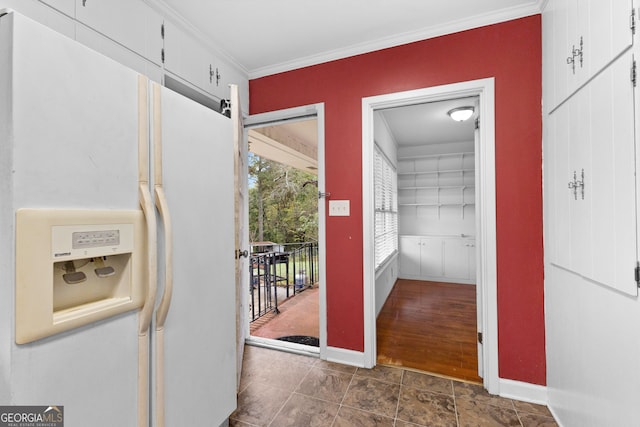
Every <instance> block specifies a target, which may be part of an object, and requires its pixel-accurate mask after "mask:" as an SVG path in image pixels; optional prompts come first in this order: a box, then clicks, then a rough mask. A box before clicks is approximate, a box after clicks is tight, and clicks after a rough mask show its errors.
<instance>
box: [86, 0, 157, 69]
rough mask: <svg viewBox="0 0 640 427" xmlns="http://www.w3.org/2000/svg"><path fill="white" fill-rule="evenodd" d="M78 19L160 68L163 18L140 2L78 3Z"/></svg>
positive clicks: (93, 0) (104, 0)
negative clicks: (158, 65)
mask: <svg viewBox="0 0 640 427" xmlns="http://www.w3.org/2000/svg"><path fill="white" fill-rule="evenodd" d="M76 19H77V20H78V21H80V22H82V23H84V24H85V25H87V26H88V27H91V28H93V29H95V30H96V31H98V32H100V33H102V34H104V35H105V36H107V37H109V38H110V39H112V40H114V41H116V42H118V43H120V44H121V45H123V46H126V47H127V48H128V49H131V50H132V51H134V52H136V53H137V54H139V55H141V56H143V57H145V58H147V59H149V60H150V61H152V62H155V63H157V64H160V63H161V50H162V36H161V32H160V30H161V26H162V17H161V16H160V15H159V14H158V13H157V12H155V11H154V10H153V9H151V8H150V7H149V6H147V5H146V4H145V3H144V2H142V1H140V0H76Z"/></svg>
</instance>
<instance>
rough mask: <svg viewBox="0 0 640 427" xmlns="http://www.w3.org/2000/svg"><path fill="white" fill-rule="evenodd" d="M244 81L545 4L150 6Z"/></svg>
mask: <svg viewBox="0 0 640 427" xmlns="http://www.w3.org/2000/svg"><path fill="white" fill-rule="evenodd" d="M148 1H149V2H151V3H155V4H157V5H158V6H159V7H160V8H163V9H166V10H172V11H173V12H175V13H177V15H178V16H180V17H182V18H183V21H182V23H183V24H184V25H185V26H187V27H190V29H191V30H194V31H195V32H196V33H197V34H199V35H200V36H202V38H203V39H204V40H206V41H207V42H208V43H209V44H210V45H211V46H212V47H213V46H215V47H216V49H217V50H218V51H219V52H220V53H222V54H224V55H225V56H226V57H227V58H228V59H230V60H231V61H233V62H235V63H236V64H237V65H239V66H240V67H241V68H243V69H244V70H245V71H246V72H247V73H248V74H249V77H250V78H255V77H259V76H264V75H268V74H273V73H276V72H281V71H286V70H291V69H295V68H300V67H302V66H306V65H312V64H317V63H321V62H326V61H329V60H333V59H338V58H343V57H347V56H352V55H356V54H360V53H364V52H369V51H372V50H377V49H382V48H386V47H391V46H396V45H400V44H404V43H409V42H413V41H417V40H423V39H426V38H430V37H435V36H439V35H443V34H448V33H452V32H456V31H461V30H465V29H469V28H474V27H479V26H482V25H488V24H493V23H497V22H503V21H506V20H509V19H515V18H519V17H523V16H529V15H533V14H536V13H539V12H540V10H541V3H542V2H543V1H544V0H448V1H443V0H348V1H345V0H322V1H318V0H210V1H202V0H148Z"/></svg>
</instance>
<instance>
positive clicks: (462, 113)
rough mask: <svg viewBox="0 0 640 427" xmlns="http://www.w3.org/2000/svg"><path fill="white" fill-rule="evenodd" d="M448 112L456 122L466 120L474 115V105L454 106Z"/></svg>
mask: <svg viewBox="0 0 640 427" xmlns="http://www.w3.org/2000/svg"><path fill="white" fill-rule="evenodd" d="M447 114H448V115H449V117H451V118H452V119H453V120H455V121H456V122H464V121H465V120H467V119H468V118H469V117H471V116H472V115H473V107H458V108H454V109H453V110H449V111H448V112H447Z"/></svg>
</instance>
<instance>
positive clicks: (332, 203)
mask: <svg viewBox="0 0 640 427" xmlns="http://www.w3.org/2000/svg"><path fill="white" fill-rule="evenodd" d="M349 215H350V212H349V200H329V216H349Z"/></svg>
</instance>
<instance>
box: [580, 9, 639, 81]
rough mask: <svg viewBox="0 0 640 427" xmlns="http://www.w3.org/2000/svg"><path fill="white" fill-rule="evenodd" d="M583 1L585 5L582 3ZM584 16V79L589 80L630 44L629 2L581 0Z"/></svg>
mask: <svg viewBox="0 0 640 427" xmlns="http://www.w3.org/2000/svg"><path fill="white" fill-rule="evenodd" d="M583 2H584V3H583ZM580 7H581V9H580V10H579V13H582V14H584V15H586V16H584V19H583V22H582V30H581V35H582V36H583V38H584V66H585V68H586V69H585V71H586V74H587V75H586V76H585V77H586V78H591V77H592V76H594V75H596V74H597V73H598V72H599V71H600V70H602V69H603V68H604V67H605V66H606V65H607V64H609V63H611V61H613V59H614V58H616V57H617V56H618V55H620V54H621V53H622V52H624V51H625V50H626V49H627V48H628V47H630V46H631V45H632V43H633V34H632V31H631V11H632V10H633V4H632V0H587V1H584V0H581V1H580Z"/></svg>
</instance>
